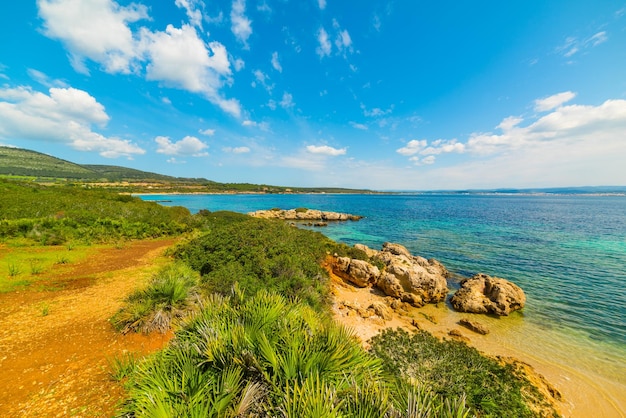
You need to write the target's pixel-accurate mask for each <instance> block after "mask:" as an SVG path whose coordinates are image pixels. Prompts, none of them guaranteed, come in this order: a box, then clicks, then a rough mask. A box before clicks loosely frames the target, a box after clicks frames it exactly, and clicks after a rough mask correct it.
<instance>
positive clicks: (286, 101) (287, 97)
mask: <svg viewBox="0 0 626 418" xmlns="http://www.w3.org/2000/svg"><path fill="white" fill-rule="evenodd" d="M278 104H279V105H280V106H281V107H282V108H283V109H289V108H290V107H293V106H294V105H295V103H294V102H293V96H292V95H291V94H290V93H287V92H284V93H283V98H282V100H281V101H280V102H279V103H278Z"/></svg>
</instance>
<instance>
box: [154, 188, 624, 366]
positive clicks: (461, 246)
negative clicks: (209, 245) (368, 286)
mask: <svg viewBox="0 0 626 418" xmlns="http://www.w3.org/2000/svg"><path fill="white" fill-rule="evenodd" d="M142 198H143V199H145V200H164V199H167V200H171V201H172V202H162V204H164V205H180V206H185V207H187V208H189V209H190V210H191V211H192V212H197V211H198V210H200V209H208V210H210V211H217V210H232V211H236V212H242V213H246V212H250V211H254V210H258V209H270V208H273V207H280V208H285V209H287V208H295V207H307V208H313V209H321V210H329V211H338V212H348V213H352V214H358V215H363V216H365V218H364V219H362V220H361V221H359V222H347V223H336V224H331V225H329V226H328V227H326V228H322V229H318V230H320V231H322V232H323V233H324V234H325V235H327V236H329V237H330V238H332V239H334V240H337V241H340V242H345V243H347V244H355V243H363V244H366V245H368V246H370V247H372V248H376V249H379V248H380V246H381V245H382V243H383V242H385V241H392V242H398V243H401V244H403V245H405V246H406V247H407V248H408V249H409V250H410V251H411V252H413V253H414V254H419V255H422V256H425V257H428V258H430V257H434V258H437V259H438V260H440V261H441V262H442V263H444V265H445V266H446V267H447V268H448V269H449V270H450V271H451V272H452V273H453V274H454V277H453V279H452V280H451V286H452V287H454V286H455V285H456V283H458V280H460V278H461V277H465V276H470V275H472V274H474V273H477V272H484V273H487V274H490V275H494V276H498V277H504V278H506V279H509V280H512V281H514V282H515V283H517V284H518V285H520V286H521V287H522V288H523V289H524V290H525V292H526V295H527V298H528V301H527V306H526V308H525V309H524V311H523V315H524V321H528V322H530V323H533V324H534V325H536V326H537V327H541V328H544V329H547V330H554V331H555V332H559V333H567V334H571V335H575V336H576V338H577V339H578V344H586V343H593V344H594V345H598V346H602V347H607V349H610V351H611V353H612V355H615V354H616V353H617V355H618V357H620V358H623V359H624V360H626V198H625V197H623V196H581V195H576V196H572V195H563V196H545V195H542V196H528V195H507V196H503V195H443V194H442V195H430V194H428V195H419V194H417V195H167V196H155V195H151V196H142Z"/></svg>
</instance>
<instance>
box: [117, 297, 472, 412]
mask: <svg viewBox="0 0 626 418" xmlns="http://www.w3.org/2000/svg"><path fill="white" fill-rule="evenodd" d="M205 306H206V307H205V309H203V310H202V312H201V313H200V314H199V315H197V316H196V317H195V318H194V319H193V320H192V321H191V322H190V323H189V324H188V325H187V326H186V327H185V328H184V329H182V330H181V331H179V332H178V333H177V335H176V340H175V343H174V344H172V345H170V346H169V347H168V348H167V349H165V350H164V351H163V352H161V353H159V354H158V355H156V356H155V357H154V358H152V359H150V360H148V361H146V362H145V363H143V364H141V365H139V366H137V368H136V372H135V374H134V375H133V376H132V377H131V379H130V383H129V399H128V401H127V402H126V404H125V405H124V407H123V409H122V411H120V415H121V416H137V417H138V416H150V417H152V416H163V417H195V416H197V417H200V416H202V417H251V416H256V417H279V416H281V417H294V418H296V417H297V418H307V417H310V418H313V417H315V418H317V417H363V418H367V417H371V418H381V417H389V418H391V417H397V418H400V417H407V418H408V417H417V416H419V417H439V416H449V417H453V416H454V417H460V418H462V417H466V416H467V415H468V412H469V411H468V409H467V408H466V407H465V405H464V403H463V400H462V398H461V399H458V400H455V401H454V402H446V401H444V400H443V399H442V398H441V397H438V396H436V395H433V394H432V393H430V392H429V391H427V390H424V389H420V388H416V387H414V386H412V385H409V384H408V383H406V382H404V383H400V382H399V381H397V380H396V379H393V378H390V377H387V376H386V375H385V374H384V373H383V372H382V364H381V362H380V360H378V359H376V358H374V357H373V356H371V355H369V354H368V353H367V352H366V351H365V350H363V348H362V347H361V345H360V343H359V341H358V340H356V339H355V338H354V337H353V336H352V335H351V333H350V332H349V331H347V330H346V329H345V328H343V327H341V326H339V325H337V324H336V323H335V322H333V321H328V320H326V319H325V318H323V317H321V316H320V315H319V314H318V313H317V312H315V311H314V310H313V309H312V308H310V307H308V306H305V305H298V304H295V303H292V302H290V301H289V300H288V299H286V298H285V297H283V296H281V295H277V294H274V293H268V292H265V291H261V292H259V293H258V294H257V295H256V296H254V297H252V298H245V297H244V296H243V294H242V293H240V292H234V295H233V297H222V296H218V295H213V296H211V297H209V298H208V299H207V301H206V303H205ZM416 411H419V412H420V413H419V415H417V414H415V413H414V412H416Z"/></svg>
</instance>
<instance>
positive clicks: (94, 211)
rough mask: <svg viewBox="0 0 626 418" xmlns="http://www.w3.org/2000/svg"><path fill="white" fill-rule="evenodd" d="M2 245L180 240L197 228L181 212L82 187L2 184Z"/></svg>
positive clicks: (188, 216)
mask: <svg viewBox="0 0 626 418" xmlns="http://www.w3.org/2000/svg"><path fill="white" fill-rule="evenodd" d="M0 194H1V195H2V197H3V198H2V199H0V213H1V214H2V218H0V242H2V241H6V240H7V239H12V240H13V241H14V242H15V240H18V241H19V240H22V241H23V242H27V243H31V244H40V245H73V244H72V243H76V242H80V243H82V244H91V243H98V242H116V241H119V240H125V239H143V238H156V237H161V236H168V235H178V234H181V233H183V232H188V231H191V230H192V229H194V228H195V227H197V226H198V224H197V219H198V217H194V216H192V215H191V213H190V212H189V210H187V209H186V208H182V207H170V208H168V207H163V206H160V205H158V204H156V203H153V202H145V201H142V200H141V199H139V198H134V197H131V196H128V195H119V194H116V193H112V192H109V191H104V190H90V189H85V188H82V187H71V186H59V187H53V188H51V187H46V186H40V185H37V184H33V183H17V182H12V181H6V180H0Z"/></svg>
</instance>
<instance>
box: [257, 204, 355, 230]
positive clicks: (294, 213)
mask: <svg viewBox="0 0 626 418" xmlns="http://www.w3.org/2000/svg"><path fill="white" fill-rule="evenodd" d="M248 215H250V216H252V217H254V218H265V219H282V220H285V221H319V222H321V223H325V222H336V221H358V220H360V219H363V217H362V216H359V215H352V214H349V213H341V212H327V211H321V210H316V209H307V208H296V209H278V208H275V209H270V210H257V211H255V212H249V213H248ZM316 226H324V225H323V224H320V223H318V224H317V225H316Z"/></svg>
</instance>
